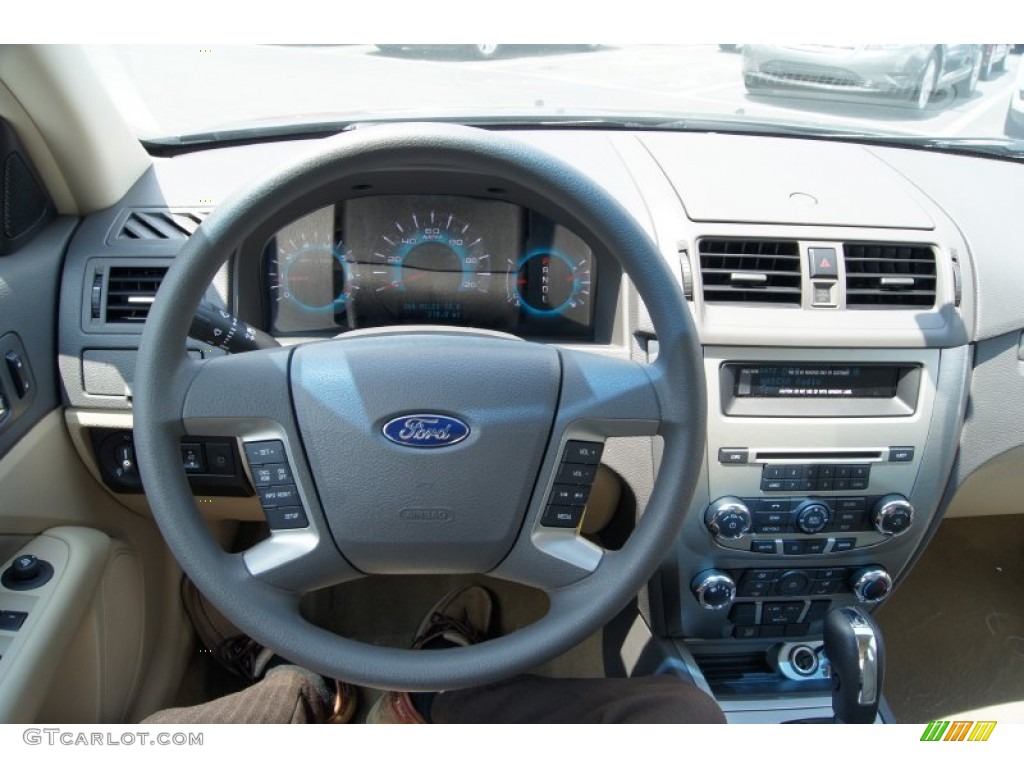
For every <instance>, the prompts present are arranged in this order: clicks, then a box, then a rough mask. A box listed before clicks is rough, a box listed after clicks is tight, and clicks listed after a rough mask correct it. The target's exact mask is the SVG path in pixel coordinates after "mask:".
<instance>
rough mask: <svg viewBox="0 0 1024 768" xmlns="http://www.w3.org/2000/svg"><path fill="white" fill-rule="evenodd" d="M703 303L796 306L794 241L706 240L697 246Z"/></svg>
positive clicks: (797, 258) (797, 266) (797, 276)
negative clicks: (702, 284)
mask: <svg viewBox="0 0 1024 768" xmlns="http://www.w3.org/2000/svg"><path fill="white" fill-rule="evenodd" d="M698 251H699V253H700V274H701V280H702V281H703V283H704V301H706V302H709V303H710V302H729V303H733V304H746V303H760V304H791V305H793V306H800V249H799V247H798V245H797V243H796V241H795V240H731V239H730V240H708V239H703V240H701V241H700V243H699V244H698Z"/></svg>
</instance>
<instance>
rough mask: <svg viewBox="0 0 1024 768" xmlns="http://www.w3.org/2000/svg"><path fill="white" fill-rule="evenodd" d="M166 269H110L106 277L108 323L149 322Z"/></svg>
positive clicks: (106, 317)
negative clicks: (151, 308)
mask: <svg viewBox="0 0 1024 768" xmlns="http://www.w3.org/2000/svg"><path fill="white" fill-rule="evenodd" d="M166 274H167V267H111V268H110V272H109V273H108V276H107V311H106V315H105V319H106V322H108V323H139V324H140V325H141V324H142V323H144V322H146V317H147V315H149V308H150V306H151V305H152V304H153V299H154V298H156V292H157V289H158V288H159V287H160V282H161V281H162V280H163V279H164V275H166Z"/></svg>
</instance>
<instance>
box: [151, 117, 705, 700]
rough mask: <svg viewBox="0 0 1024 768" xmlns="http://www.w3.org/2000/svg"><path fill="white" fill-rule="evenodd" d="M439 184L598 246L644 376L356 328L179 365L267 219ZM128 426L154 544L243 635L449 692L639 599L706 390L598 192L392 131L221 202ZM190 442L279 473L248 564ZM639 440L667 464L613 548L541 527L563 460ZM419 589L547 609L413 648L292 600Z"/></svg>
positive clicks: (687, 322) (451, 338)
mask: <svg viewBox="0 0 1024 768" xmlns="http://www.w3.org/2000/svg"><path fill="white" fill-rule="evenodd" d="M446 173H450V174H454V175H457V176H458V177H459V178H461V179H463V180H465V179H469V180H471V181H472V183H474V184H477V185H478V188H479V189H481V190H483V189H485V188H486V189H487V190H488V191H489V193H493V194H497V193H502V194H505V195H506V196H507V199H511V200H512V201H513V202H514V201H516V200H517V199H518V200H522V199H526V198H528V199H529V200H530V201H532V202H531V204H533V205H534V207H535V208H536V207H538V206H539V207H541V208H542V209H543V210H544V211H545V212H546V213H551V214H552V218H555V219H556V220H558V221H560V223H563V224H565V225H566V226H570V227H571V228H572V229H574V230H575V231H576V233H577V234H578V235H580V236H581V237H583V238H584V239H585V240H586V241H587V242H588V243H589V244H590V246H591V247H592V248H593V249H595V252H602V253H604V254H606V255H610V256H612V257H614V258H615V259H617V260H618V262H619V264H620V265H621V266H622V268H623V271H624V272H625V273H626V274H627V275H628V277H629V278H630V279H631V281H632V283H633V285H634V286H635V287H636V290H637V291H638V292H639V294H640V296H641V297H642V299H643V301H644V303H645V305H646V308H647V310H648V313H649V315H650V317H651V319H652V321H653V323H654V326H655V329H656V332H657V335H658V342H659V344H658V356H657V359H656V360H655V361H654V362H653V363H650V364H648V363H638V362H634V361H631V360H627V359H623V358H622V357H621V356H618V357H616V356H612V355H604V354H594V353H590V352H585V351H577V350H571V349H565V348H559V347H556V346H551V345H543V344H537V343H531V342H527V341H523V340H521V339H517V338H515V337H503V336H500V335H496V334H487V333H484V332H473V331H472V330H470V331H460V330H459V329H451V328H415V329H409V330H405V329H401V328H399V329H392V330H397V331H398V332H397V333H396V332H386V333H377V334H361V333H356V334H352V335H342V336H339V337H337V338H335V339H332V340H327V341H321V342H310V343H306V344H302V345H298V346H294V347H281V348H278V349H271V350H261V351H256V352H249V353H245V354H239V355H233V356H228V357H222V358H216V359H210V360H203V361H196V360H192V359H190V358H189V357H188V356H187V354H186V350H185V340H186V337H187V331H188V327H189V322H190V319H191V317H192V314H193V312H194V311H195V308H196V306H197V305H198V303H199V301H200V299H201V298H202V296H203V294H204V291H205V290H206V288H207V286H208V285H209V284H210V282H211V280H212V279H213V277H214V275H215V273H216V271H217V270H218V268H220V267H221V265H222V264H223V263H224V262H225V260H226V259H227V258H228V256H229V255H230V254H231V253H232V252H233V251H234V250H235V249H237V248H238V247H239V244H240V243H242V242H243V240H245V238H246V237H248V236H250V235H251V234H252V233H253V231H254V230H257V229H258V227H259V226H260V225H261V224H264V223H265V222H266V221H267V220H269V219H271V218H273V217H274V216H275V215H279V214H280V211H281V210H282V208H283V207H285V206H295V205H298V206H300V207H301V206H305V208H304V210H305V211H309V210H315V206H317V205H325V204H330V202H335V201H337V200H338V199H340V198H342V197H344V196H345V195H354V194H366V193H367V190H371V191H372V190H373V189H374V188H375V187H374V185H375V183H376V182H377V181H378V180H381V179H385V178H387V179H391V180H392V181H394V180H395V179H400V180H401V182H400V183H404V184H409V185H411V186H412V188H415V182H416V181H417V180H422V179H423V178H425V175H426V174H430V177H431V178H433V179H436V178H437V177H438V174H442V175H443V174H446ZM496 187H500V189H496ZM420 191H421V192H422V189H420ZM296 210H298V209H297V208H296ZM424 414H426V415H432V417H438V416H440V417H443V418H442V420H441V421H440V422H438V424H440V425H441V426H439V427H437V430H438V433H435V434H434V437H435V438H437V439H436V440H433V442H434V443H435V445H434V447H431V448H430V449H429V450H423V449H422V448H417V447H415V446H410V445H403V444H399V443H395V442H392V441H391V440H390V439H388V438H387V436H386V435H385V429H384V428H385V426H386V425H387V424H389V423H390V422H393V421H394V420H395V419H398V418H409V417H413V416H422V415H424ZM446 420H447V421H446ZM456 422H458V423H461V424H462V425H464V426H465V429H466V430H468V434H466V435H465V438H464V439H460V440H458V441H457V442H455V441H453V440H450V439H448V438H450V437H451V436H452V435H453V434H455V433H453V432H451V430H450V429H448V427H452V428H453V429H455V430H456V431H457V432H458V433H459V434H460V435H461V430H462V428H461V427H459V426H458V424H456ZM453 425H454V426H453ZM435 426H436V425H435ZM134 431H135V442H136V451H137V456H138V461H139V466H140V471H141V475H142V479H143V483H144V485H145V490H146V495H147V497H148V500H149V503H150V506H151V507H152V510H153V515H154V517H155V519H156V522H157V524H158V525H159V527H160V530H161V531H162V533H163V536H164V538H165V539H166V541H167V544H168V546H169V547H170V549H171V551H172V553H173V554H174V556H175V557H176V558H177V560H178V562H179V563H180V564H181V566H182V568H183V569H184V571H185V572H186V573H187V574H188V575H189V577H190V578H191V579H192V580H193V581H194V582H195V584H196V585H197V587H198V588H199V589H200V591H201V592H203V594H205V595H206V596H207V597H208V598H209V599H210V600H211V601H212V602H213V603H214V604H215V605H216V606H217V607H218V608H219V609H220V610H221V611H222V612H223V613H224V614H225V615H226V616H227V617H228V618H229V619H230V620H231V621H233V622H234V623H235V624H236V625H237V626H238V627H240V628H241V629H242V630H243V631H245V632H246V633H248V634H249V635H250V636H251V637H253V638H254V639H256V640H257V641H259V642H260V643H262V644H264V645H265V646H267V647H270V648H273V649H274V650H275V651H276V652H278V653H279V654H280V655H282V656H284V657H285V658H288V659H289V660H291V661H292V662H294V663H296V664H301V665H303V666H305V667H308V668H310V669H312V670H315V671H317V672H319V673H320V674H323V675H326V676H329V677H334V678H338V679H343V680H347V681H350V682H352V683H356V684H360V685H367V686H372V687H376V688H391V689H398V690H406V691H417V690H448V689H454V688H460V687H467V686H473V685H481V684H484V683H488V682H492V681H496V680H499V679H502V678H505V677H508V676H510V675H512V674H515V673H518V672H522V671H525V670H527V669H529V668H531V667H534V666H536V665H537V664H539V663H542V662H543V661H545V660H547V659H550V658H552V657H554V656H556V655H558V654H559V653H562V652H564V651H566V650H568V649H570V648H571V647H573V646H574V645H576V644H577V643H579V642H581V641H582V640H583V639H584V638H586V637H587V636H588V635H589V634H591V633H592V632H594V631H596V630H597V629H599V628H600V627H601V626H603V624H604V623H606V622H607V621H608V620H609V619H611V618H612V617H613V616H614V615H615V614H616V613H617V612H618V611H619V610H621V608H622V607H623V606H624V605H625V604H626V603H627V602H628V601H629V600H630V599H631V598H632V597H633V596H635V595H636V593H637V592H638V591H639V589H640V588H641V587H642V586H643V585H644V583H645V582H646V580H647V579H648V578H649V577H650V576H651V574H652V573H653V572H654V570H655V569H656V567H657V566H658V564H659V563H660V562H661V560H662V558H663V557H664V556H665V555H666V553H667V552H668V550H669V548H670V547H671V546H672V544H673V542H674V541H675V539H676V536H677V534H678V531H679V528H680V526H681V524H682V520H683V517H684V515H685V513H686V509H687V506H688V502H689V500H690V498H691V495H692V493H693V490H694V486H695V483H696V479H697V474H698V470H699V467H700V464H701V458H702V456H703V450H704V441H705V391H704V383H703V375H702V368H701V358H700V351H699V343H698V340H697V334H696V330H695V327H694V323H693V320H692V319H691V317H690V312H689V310H688V308H687V306H686V302H685V299H684V298H683V295H682V291H681V290H680V288H679V285H678V281H677V279H676V277H674V276H673V274H672V271H671V270H670V268H669V266H668V264H667V263H666V260H665V259H664V257H663V256H662V255H661V254H660V253H659V251H658V250H657V248H656V247H655V245H654V244H653V243H652V241H651V240H650V239H649V237H648V236H647V234H646V233H645V232H644V231H643V230H642V229H641V227H640V226H639V225H638V224H637V222H636V221H635V220H634V219H633V218H632V217H631V215H630V214H629V213H627V212H626V211H625V209H623V208H622V207H621V206H620V205H619V204H618V203H617V202H616V201H615V200H614V199H613V198H612V197H611V196H610V195H609V194H608V193H607V192H605V191H604V190H603V189H602V188H601V187H599V186H598V185H597V184H595V183H594V182H592V181H591V180H589V179H588V178H587V177H585V176H584V175H583V174H582V173H580V172H579V171H577V170H575V169H574V168H572V167H571V166H569V165H568V164H566V163H564V162H562V161H560V160H558V159H556V158H554V157H551V156H549V155H547V154H546V153H544V152H542V151H541V150H539V149H536V148H533V147H531V146H529V145H527V144H525V143H520V142H519V141H516V140H513V139H511V138H509V137H507V136H505V135H501V134H498V133H492V132H486V131H482V130H478V129H472V128H465V127H461V126H438V125H405V126H385V127H378V128H371V129H366V130H360V131H356V132H353V133H351V134H346V135H343V136H340V137H337V138H336V139H331V140H328V141H325V142H324V146H323V148H322V149H320V150H319V151H317V152H316V153H315V154H314V155H312V156H310V157H306V158H304V159H302V160H299V161H297V162H293V163H292V164H291V165H289V166H288V167H286V168H284V169H282V170H279V171H277V172H275V173H274V174H273V175H271V176H270V177H269V178H266V179H265V180H263V181H262V182H260V183H258V184H257V185H255V186H252V187H251V188H248V189H246V190H244V191H243V192H241V193H240V194H238V195H236V196H235V197H234V198H233V199H231V200H229V201H226V202H224V203H223V204H221V205H219V206H218V207H217V208H216V210H215V211H214V212H213V213H212V214H211V215H210V216H209V217H208V218H207V219H206V221H205V222H204V223H203V224H202V226H200V227H199V229H198V230H197V231H196V232H195V234H193V235H192V237H191V238H190V239H189V240H188V242H187V244H186V245H185V246H184V248H183V249H182V251H181V252H180V254H179V255H178V257H177V258H176V259H175V260H174V264H173V266H172V267H171V269H170V270H169V271H168V273H167V276H166V278H165V279H164V281H163V285H162V286H161V289H160V291H159V293H158V294H157V297H156V301H155V302H154V304H153V305H152V309H151V311H150V314H149V318H148V321H147V323H146V327H145V331H144V333H143V336H142V341H141V346H140V349H139V357H138V367H137V376H136V386H135V392H134ZM392 431H393V430H392ZM186 434H190V435H196V434H206V435H222V436H232V437H235V438H238V439H239V440H241V441H242V443H244V446H243V447H245V448H248V449H249V450H250V451H252V450H254V449H259V448H261V447H262V448H266V447H267V445H268V444H269V445H270V450H271V454H272V455H275V456H276V457H277V459H276V460H278V461H286V462H287V464H288V465H289V468H290V471H291V473H292V474H293V476H294V484H295V488H296V489H297V493H298V496H299V497H300V500H301V503H300V504H296V508H298V511H300V512H301V513H302V517H301V519H299V520H298V521H296V520H295V519H294V518H293V519H292V521H291V522H289V523H286V524H284V525H279V526H278V527H277V529H275V530H273V531H272V534H271V535H270V537H269V538H268V539H266V540H265V541H262V542H260V543H259V544H257V545H256V546H254V547H252V548H250V549H249V550H247V551H245V552H242V553H231V554H229V553H226V552H224V551H223V550H222V549H221V548H220V547H219V546H218V544H217V543H216V542H215V540H214V538H213V537H212V536H211V534H210V532H209V530H208V528H207V526H206V524H205V523H204V521H203V518H202V516H201V514H200V511H199V510H198V509H197V506H196V503H195V500H194V499H193V494H192V491H191V490H190V488H189V484H188V481H187V478H186V476H185V474H184V472H183V470H182V465H181V456H180V453H179V442H180V440H181V438H182V437H183V436H184V435H186ZM636 435H660V436H661V437H662V439H663V442H664V444H663V454H662V463H661V471H660V472H659V473H658V476H657V479H656V482H655V485H654V488H653V491H652V493H651V496H650V501H649V503H648V505H647V507H646V510H645V511H644V512H643V514H642V515H641V516H640V518H639V520H638V521H637V525H636V528H635V530H634V531H633V532H632V534H631V536H630V538H629V540H628V541H627V542H626V544H625V545H624V546H623V547H622V549H620V550H618V551H604V550H602V549H600V548H598V547H597V546H595V545H593V544H591V543H589V542H587V541H585V540H584V539H583V538H581V537H580V536H579V535H578V534H577V531H576V529H575V528H573V527H569V528H563V527H559V526H558V525H557V524H555V525H551V524H550V522H551V521H550V520H548V521H547V522H548V524H545V521H544V513H545V509H546V508H547V505H548V497H549V494H550V491H551V488H552V485H553V484H554V482H555V478H556V476H557V475H558V471H559V467H560V465H561V462H562V460H563V456H564V455H565V452H566V450H572V449H573V448H575V447H578V446H577V443H576V441H584V442H594V443H600V442H603V441H604V440H605V439H606V438H609V437H623V436H636ZM425 439H427V440H428V441H430V440H431V439H433V438H430V436H429V435H427V436H426V438H425ZM275 441H279V442H275ZM256 443H259V444H262V446H254V445H253V444H256ZM436 443H443V444H441V445H436ZM280 451H283V452H284V456H283V457H282V456H281V455H280ZM275 452H276V453H275ZM570 458H571V457H570ZM301 523H305V525H301ZM297 524H298V525H301V527H295V526H296V525H297ZM272 527H273V526H272ZM424 573H486V574H490V575H492V576H495V577H498V578H500V579H505V580H510V581H514V582H519V583H522V584H527V585H530V586H533V587H537V588H540V589H542V590H544V591H545V592H546V593H547V596H548V599H549V610H548V612H547V614H546V615H544V616H543V617H542V618H541V619H539V620H537V621H536V622H535V623H533V624H531V625H529V626H527V627H525V628H522V629H520V630H518V631H515V632H513V633H511V634H509V635H507V636H504V637H499V638H495V639H492V640H489V641H487V642H484V643H480V644H478V645H474V646H470V647H467V648H452V649H442V650H429V651H413V650H405V649H395V648H385V647H378V646H373V645H369V644H366V643H362V642H358V641H355V640H351V639H348V638H343V637H339V636H337V635H335V634H332V633H330V632H328V631H326V630H324V629H322V628H319V627H317V626H315V625H313V624H311V623H310V622H308V621H307V620H306V619H305V618H303V617H302V615H301V614H300V611H299V600H300V598H301V596H302V595H303V594H305V593H307V592H309V591H311V590H314V589H318V588H321V587H325V586H328V585H332V584H339V583H343V582H345V581H348V580H352V579H357V578H361V577H363V576H365V575H367V574H424Z"/></svg>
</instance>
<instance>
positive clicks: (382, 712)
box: [366, 585, 494, 724]
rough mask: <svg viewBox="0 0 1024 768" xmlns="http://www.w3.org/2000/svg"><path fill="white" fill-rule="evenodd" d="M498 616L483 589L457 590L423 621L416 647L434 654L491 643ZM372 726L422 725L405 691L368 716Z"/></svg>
mask: <svg viewBox="0 0 1024 768" xmlns="http://www.w3.org/2000/svg"><path fill="white" fill-rule="evenodd" d="M493 613H494V600H493V599H492V598H491V593H490V592H488V591H487V590H486V589H484V588H483V587H481V586H479V585H470V586H462V587H456V588H455V589H453V590H451V591H450V592H449V593H448V594H446V595H445V596H444V597H442V598H441V599H440V600H438V601H437V602H436V603H435V604H434V606H433V607H432V608H431V609H430V610H429V611H428V612H427V614H426V616H424V617H423V621H421V622H420V626H419V628H418V629H417V630H416V639H415V640H413V642H412V647H413V648H416V649H424V650H430V649H431V648H444V647H451V646H462V647H465V646H467V645H473V644H475V643H481V642H483V641H484V640H486V639H487V634H488V631H489V630H490V626H491V617H492V615H493ZM366 722H367V723H371V724H396V723H404V724H421V723H424V722H425V720H424V719H423V716H422V715H421V714H420V713H419V712H417V711H416V707H414V706H413V703H412V699H411V698H410V697H409V694H408V693H405V692H403V691H388V692H386V693H385V694H384V695H383V696H381V697H380V698H379V699H377V701H376V702H374V705H373V707H372V708H371V709H370V712H369V714H367V716H366Z"/></svg>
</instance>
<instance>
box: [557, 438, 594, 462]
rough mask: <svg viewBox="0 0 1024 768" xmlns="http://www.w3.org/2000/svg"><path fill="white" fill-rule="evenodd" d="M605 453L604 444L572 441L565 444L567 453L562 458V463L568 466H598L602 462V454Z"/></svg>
mask: <svg viewBox="0 0 1024 768" xmlns="http://www.w3.org/2000/svg"><path fill="white" fill-rule="evenodd" d="M603 451H604V444H603V443H590V442H584V441H582V440H570V441H569V442H568V443H566V444H565V453H564V454H563V456H562V461H564V462H565V463H567V464H598V463H600V461H601V453H602V452H603Z"/></svg>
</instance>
